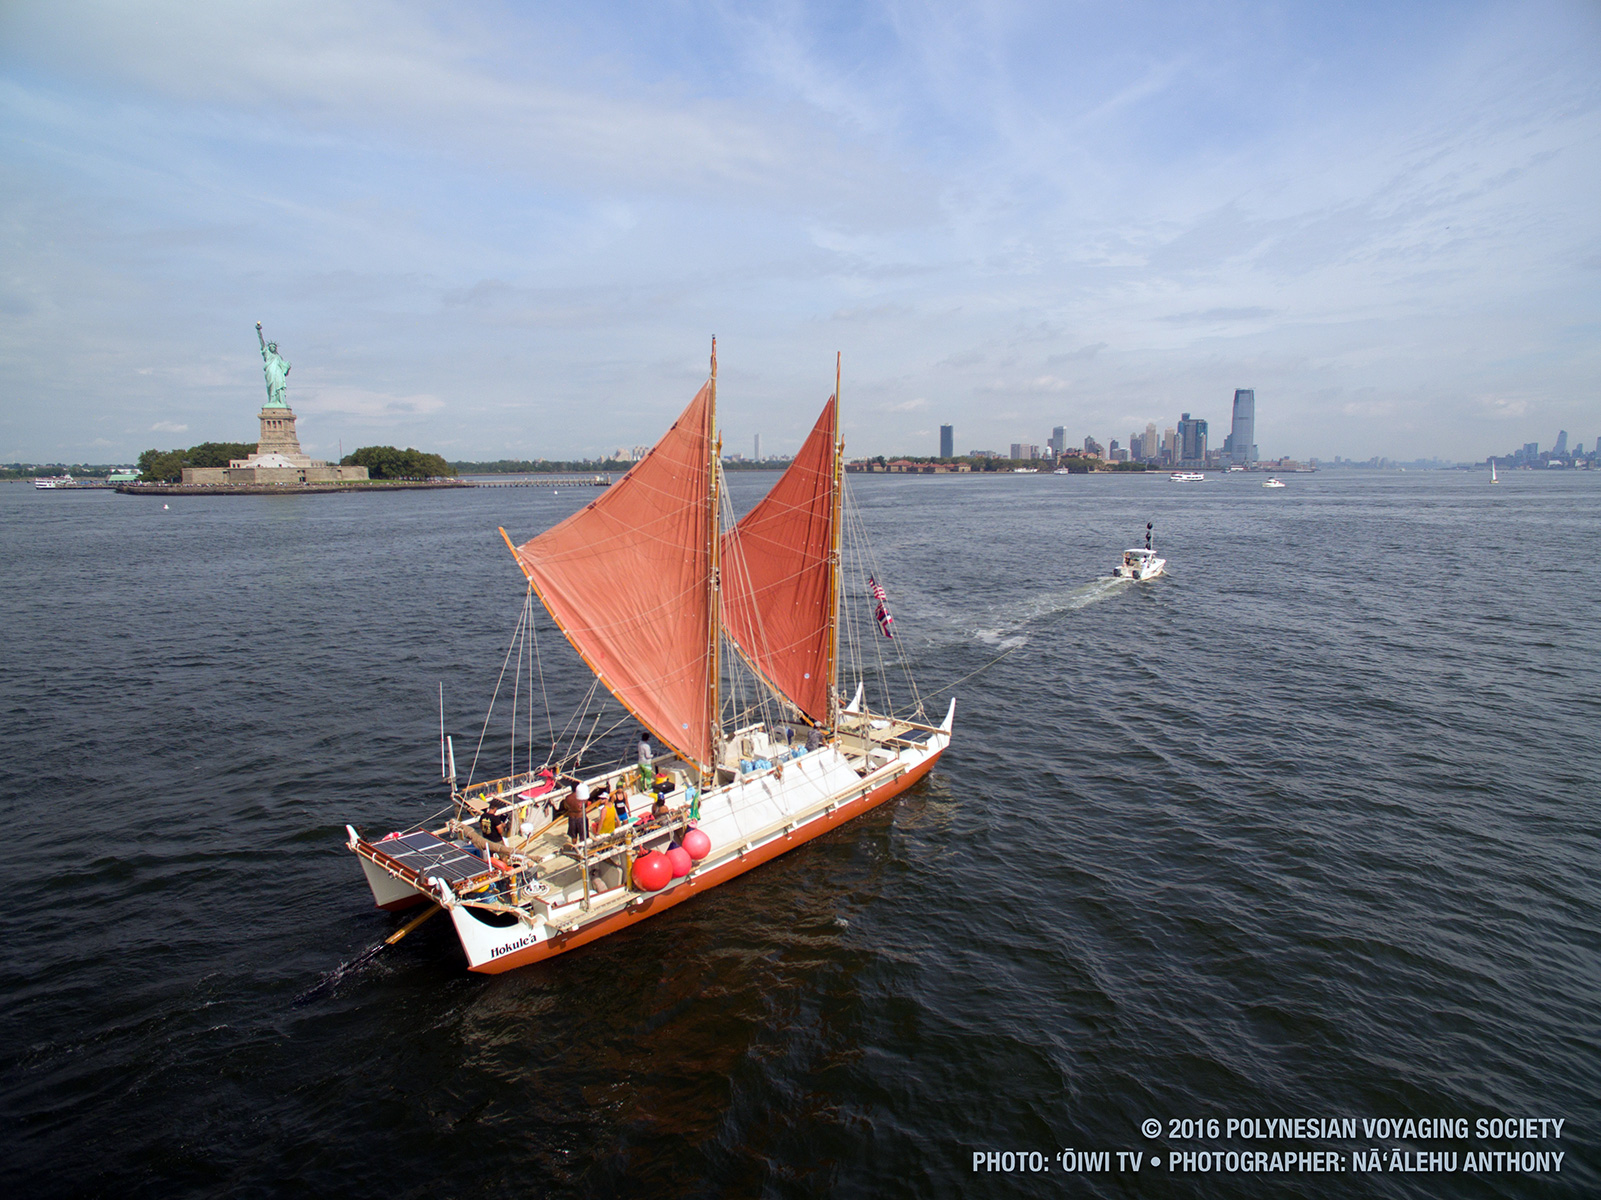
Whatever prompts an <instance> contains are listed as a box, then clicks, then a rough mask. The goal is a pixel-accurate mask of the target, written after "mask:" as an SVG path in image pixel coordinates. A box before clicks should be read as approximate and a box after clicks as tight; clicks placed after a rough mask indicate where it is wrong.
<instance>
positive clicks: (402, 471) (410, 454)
mask: <svg viewBox="0 0 1601 1200" xmlns="http://www.w3.org/2000/svg"><path fill="white" fill-rule="evenodd" d="M339 465H340V466H342V467H366V468H367V476H368V478H370V479H446V478H454V476H455V474H456V468H455V467H453V466H451V465H450V464H449V463H448V462H446V461H445V460H444V459H443V458H441V457H440V456H439V455H437V454H424V453H423V452H422V451H421V450H414V449H412V448H411V447H410V446H408V447H406V449H404V450H397V449H396V448H395V447H393V446H363V447H362V448H361V449H360V450H357V451H356V452H355V453H354V454H347V455H345V456H344V457H343V458H342V459H340V460H339Z"/></svg>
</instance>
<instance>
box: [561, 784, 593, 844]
mask: <svg viewBox="0 0 1601 1200" xmlns="http://www.w3.org/2000/svg"><path fill="white" fill-rule="evenodd" d="M588 807H589V806H588V805H587V804H586V803H585V802H584V799H583V797H581V796H580V795H579V794H578V789H577V788H574V789H573V790H572V791H570V792H568V793H567V799H565V800H563V801H562V802H561V811H562V812H564V813H566V814H567V836H568V837H570V838H571V839H572V840H573V844H574V845H575V846H576V845H577V844H578V843H579V842H581V841H584V840H585V839H587V838H588V837H589V829H588V822H587V821H586V820H585V811H584V810H585V809H587V808H588Z"/></svg>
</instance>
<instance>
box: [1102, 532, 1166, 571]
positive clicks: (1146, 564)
mask: <svg viewBox="0 0 1601 1200" xmlns="http://www.w3.org/2000/svg"><path fill="white" fill-rule="evenodd" d="M1166 566H1167V559H1165V558H1158V557H1157V556H1156V551H1155V550H1152V549H1151V523H1150V522H1149V521H1147V522H1146V523H1145V545H1143V546H1135V547H1134V548H1133V549H1131V550H1125V551H1123V561H1122V562H1120V563H1118V564H1117V566H1115V567H1113V568H1112V574H1113V575H1115V576H1117V577H1118V578H1119V579H1135V580H1139V579H1155V578H1156V577H1157V576H1158V575H1160V574H1162V572H1163V568H1165V567H1166Z"/></svg>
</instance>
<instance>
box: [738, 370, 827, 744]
mask: <svg viewBox="0 0 1601 1200" xmlns="http://www.w3.org/2000/svg"><path fill="white" fill-rule="evenodd" d="M837 411H838V410H837V405H836V399H835V397H832V396H831V397H829V400H828V404H827V405H825V406H824V408H823V414H822V416H820V417H818V418H817V424H816V425H815V426H813V427H812V432H811V435H810V436H809V437H808V438H807V439H806V444H805V445H803V446H802V447H801V449H800V453H799V454H797V455H796V456H795V461H794V462H792V463H791V464H790V465H789V469H788V470H787V471H785V472H784V474H783V475H782V476H781V477H780V479H779V481H778V482H777V483H776V484H774V485H773V490H772V491H770V492H768V493H767V495H766V496H765V497H764V498H763V499H762V501H761V503H759V504H757V505H756V507H755V508H753V509H751V510H750V512H748V513H746V514H745V516H744V517H743V518H742V519H741V520H740V522H739V524H738V525H736V526H735V527H734V528H733V529H731V530H729V531H728V532H727V533H725V534H724V535H723V561H722V597H723V599H722V617H723V628H724V629H725V630H726V631H727V632H728V636H729V639H730V640H731V641H733V642H734V644H735V645H737V646H738V647H739V649H740V652H741V653H742V654H743V655H744V656H745V658H746V660H747V661H748V662H749V663H750V664H751V666H752V667H754V668H755V669H756V671H757V672H758V673H760V674H761V675H762V676H763V677H764V678H765V679H766V680H767V682H768V683H769V684H770V685H771V686H772V687H773V688H774V689H775V690H776V691H778V692H779V693H780V694H781V695H783V696H785V697H787V698H788V699H789V700H790V702H791V703H793V704H794V705H795V706H796V707H797V708H799V709H800V710H801V711H802V712H803V713H805V714H806V715H807V716H808V717H810V718H811V719H812V720H813V721H816V722H818V723H824V722H826V721H827V720H828V716H829V712H828V699H829V689H830V688H831V687H832V686H833V680H832V679H831V678H830V676H831V675H832V674H833V670H832V668H833V645H832V642H833V630H832V628H831V622H832V616H831V613H832V592H833V568H832V560H833V553H834V540H835V538H834V535H835V530H834V523H835V521H836V520H837V519H838V516H837V511H836V505H835V502H834V487H835V478H834V467H835V462H834V457H835V456H834V443H835V442H836V440H837V429H836V420H837Z"/></svg>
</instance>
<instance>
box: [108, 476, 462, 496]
mask: <svg viewBox="0 0 1601 1200" xmlns="http://www.w3.org/2000/svg"><path fill="white" fill-rule="evenodd" d="M472 486H474V485H473V484H470V483H468V482H466V481H465V480H459V479H395V480H388V479H369V480H355V481H351V482H349V483H119V484H118V485H117V491H119V492H121V493H122V494H123V495H125V496H307V495H327V494H328V493H331V492H418V491H431V490H435V489H440V488H470V487H472Z"/></svg>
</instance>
